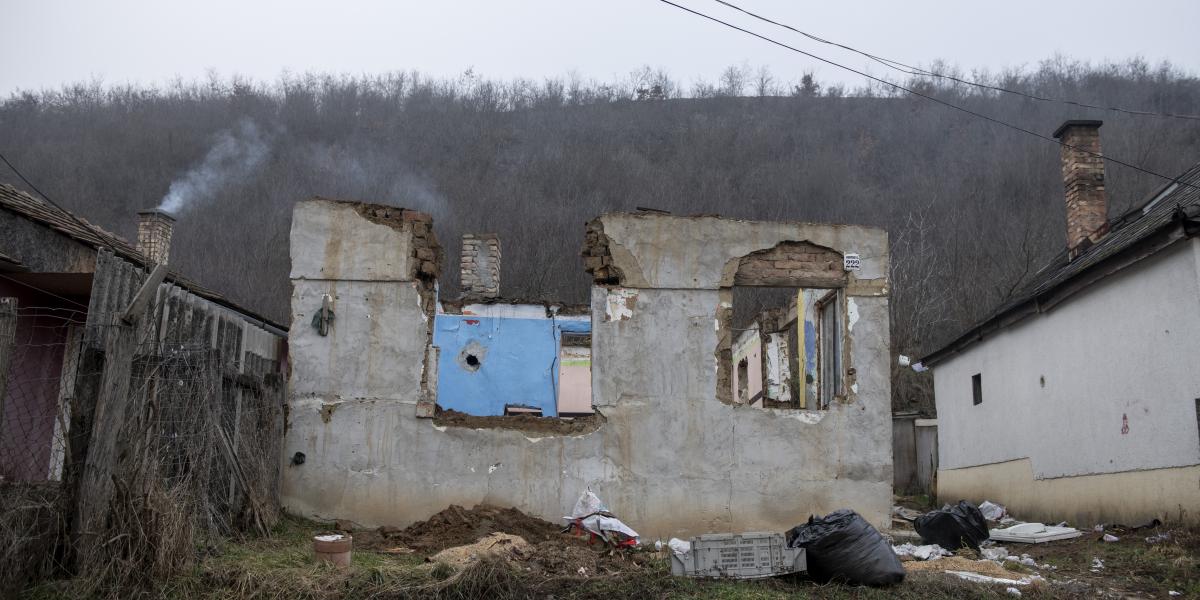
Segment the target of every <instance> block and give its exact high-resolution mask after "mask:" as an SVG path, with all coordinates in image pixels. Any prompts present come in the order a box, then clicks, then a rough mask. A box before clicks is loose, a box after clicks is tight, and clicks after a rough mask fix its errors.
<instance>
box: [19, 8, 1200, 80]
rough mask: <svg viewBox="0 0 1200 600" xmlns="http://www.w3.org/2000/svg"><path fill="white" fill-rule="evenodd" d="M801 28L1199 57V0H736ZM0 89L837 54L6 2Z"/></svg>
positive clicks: (776, 68)
mask: <svg viewBox="0 0 1200 600" xmlns="http://www.w3.org/2000/svg"><path fill="white" fill-rule="evenodd" d="M675 1H676V2H678V3H680V4H684V5H687V6H690V7H692V8H695V9H697V10H701V11H703V12H707V13H710V14H713V15H714V16H720V17H722V18H726V19H728V20H731V21H733V22H736V23H738V24H740V25H744V26H747V27H751V28H753V29H755V30H758V31H760V32H762V33H765V34H769V35H771V36H773V37H777V38H778V39H780V40H782V41H788V42H789V43H793V44H794V45H798V46H799V47H802V48H804V49H806V50H812V51H814V52H817V53H819V54H822V55H826V56H829V57H830V58H834V59H837V60H843V61H846V62H847V63H848V64H850V65H851V66H854V67H857V68H869V69H870V71H871V72H872V73H875V74H882V73H883V70H882V68H881V67H879V66H878V65H876V66H873V67H869V66H868V62H867V61H866V59H864V58H862V57H857V56H853V55H848V54H846V53H845V52H842V51H836V50H835V49H833V48H830V47H828V46H822V45H820V44H817V43H815V42H811V41H808V40H805V39H803V38H800V37H799V36H798V35H797V34H794V33H791V32H787V31H784V30H780V29H777V28H775V27H773V26H771V25H768V24H765V23H761V22H756V21H753V20H752V19H750V18H748V17H746V16H744V15H739V14H738V13H735V12H734V11H732V10H730V9H729V8H726V7H723V6H721V5H720V4H718V3H716V2H714V1H712V0H675ZM730 1H731V2H732V3H734V4H739V5H741V6H743V7H745V8H747V9H748V10H752V11H755V12H759V13H761V14H763V15H765V16H769V17H772V18H774V19H775V20H777V21H781V22H785V23H788V24H791V25H793V26H795V27H797V28H798V29H803V30H805V31H809V32H811V33H814V34H816V35H820V36H822V37H825V38H828V39H832V40H835V41H838V42H842V43H844V44H847V45H852V46H855V47H858V48H861V49H863V50H867V51H870V52H873V53H875V54H878V55H882V56H885V57H888V58H892V59H896V60H900V61H903V62H909V63H910V64H912V63H916V64H922V65H927V64H928V63H929V62H930V61H932V60H934V59H937V58H942V59H946V60H948V61H950V62H952V63H954V64H956V65H958V66H960V67H964V68H974V67H986V68H989V69H991V70H993V71H994V70H998V69H1001V68H1005V67H1020V66H1027V67H1031V66H1034V65H1036V63H1037V62H1038V61H1039V60H1042V59H1045V58H1048V57H1051V56H1053V55H1055V54H1056V53H1059V54H1063V55H1067V56H1069V57H1072V58H1078V59H1085V60H1090V61H1092V62H1101V61H1105V60H1123V59H1126V58H1129V57H1131V56H1141V57H1144V58H1145V59H1147V60H1149V61H1151V62H1152V63H1157V62H1158V61H1160V60H1163V59H1169V60H1170V61H1171V62H1173V63H1175V64H1176V65H1177V66H1180V67H1183V68H1186V69H1187V70H1189V71H1191V72H1193V73H1195V72H1200V35H1197V34H1196V26H1197V24H1200V0H1142V1H1140V2H1128V1H1127V0H1122V1H1118V0H1092V1H1091V2H1087V3H1079V2H1067V1H1061V0H1037V1H1030V0H1006V1H1004V2H995V1H989V2H979V1H958V0H903V1H900V0H879V1H871V2H866V1H861V2H855V1H852V0H840V1H837V0H825V1H821V2H809V1H801V0H792V1H782V0H730ZM0 9H2V10H0V94H2V95H5V96H6V95H8V94H9V93H10V92H12V91H14V90H17V89H41V88H45V87H57V86H59V85H61V84H63V83H66V82H73V81H81V80H90V79H93V78H100V79H102V80H103V81H105V82H108V83H126V82H139V83H143V84H151V83H152V84H158V83H163V82H166V81H168V80H170V79H172V78H174V77H176V76H182V77H184V78H185V79H191V78H198V77H203V76H204V75H205V73H206V72H207V71H208V70H210V69H212V70H215V71H217V72H218V73H220V74H222V75H226V76H228V75H232V74H240V75H245V76H250V77H253V78H256V79H266V80H274V79H276V78H277V77H278V76H279V75H280V74H281V73H282V72H284V71H285V70H290V71H292V72H304V71H321V72H340V73H354V74H358V73H375V72H382V71H391V70H398V69H404V70H407V69H418V70H420V71H423V72H426V73H430V74H435V75H442V76H455V75H457V74H459V73H461V72H463V71H464V70H466V69H468V68H473V69H474V70H475V72H476V73H479V74H481V75H484V76H488V77H496V78H511V77H517V76H521V77H531V78H536V79H540V78H542V77H549V76H560V75H565V74H567V73H569V72H572V71H574V72H575V73H577V74H579V75H581V76H583V77H584V78H595V79H601V80H611V79H614V78H623V77H626V76H627V75H628V74H629V73H630V72H631V71H632V70H634V69H636V68H637V67H639V66H641V65H650V66H652V67H655V68H658V67H662V68H665V69H666V70H668V71H669V72H670V73H672V74H673V75H674V76H675V77H676V79H678V80H680V81H681V82H682V83H684V84H685V85H690V84H691V83H693V82H695V81H696V80H697V79H700V78H704V79H707V80H714V79H715V78H716V77H717V75H718V74H719V73H720V71H721V70H722V69H723V68H724V67H726V66H728V65H731V64H739V65H740V64H748V65H750V66H752V67H758V66H762V65H766V66H768V67H770V69H771V70H772V71H773V72H774V74H775V75H776V77H777V78H778V79H780V80H784V81H789V80H796V79H798V78H799V77H800V75H801V74H803V73H804V72H805V71H813V72H815V73H816V75H817V78H818V80H820V81H824V82H834V81H836V82H840V83H848V84H851V85H857V84H859V83H861V81H860V80H859V79H858V78H857V77H856V76H853V75H848V74H845V73H842V72H839V71H838V70H837V69H835V68H834V67H830V66H827V65H822V64H820V63H816V62H815V61H813V60H811V59H809V58H806V57H803V56H800V55H797V54H794V53H791V52H788V51H786V50H783V49H780V48H777V47H774V46H771V45H769V44H767V43H765V42H762V41H761V40H756V39H753V38H750V37H748V36H746V35H745V34H741V33H738V32H736V31H732V30H729V29H726V28H724V27H721V26H719V25H716V24H714V23H711V22H707V21H704V20H702V19H700V18H697V17H695V16H693V15H690V14H687V13H684V12H682V11H680V10H678V9H676V8H673V7H671V6H668V5H666V4H663V3H661V2H658V1H657V0H593V1H583V0H522V1H507V2H506V1H500V0H491V1H484V0H462V1H445V0H442V1H433V0H427V1H424V2H415V1H399V0H397V1H392V2H385V1H367V0H362V1H355V0H343V1H342V2H332V1H330V0H323V1H320V2H316V1H311V0H287V1H283V0H203V1H201V0H192V1H190V2H183V1H178V0H103V1H100V0H73V1H67V0H0Z"/></svg>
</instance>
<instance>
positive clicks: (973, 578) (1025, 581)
mask: <svg viewBox="0 0 1200 600" xmlns="http://www.w3.org/2000/svg"><path fill="white" fill-rule="evenodd" d="M946 572H947V573H949V574H951V575H954V576H955V577H958V578H959V579H964V580H966V581H970V582H972V583H998V584H1000V585H1006V584H1007V585H1029V584H1031V583H1033V579H1032V578H1029V577H1022V578H1020V579H1005V578H1002V577H990V576H988V575H980V574H979V573H972V572H971V571H946ZM1018 591H1019V590H1018Z"/></svg>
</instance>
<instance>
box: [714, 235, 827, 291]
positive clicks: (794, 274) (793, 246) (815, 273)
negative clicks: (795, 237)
mask: <svg viewBox="0 0 1200 600" xmlns="http://www.w3.org/2000/svg"><path fill="white" fill-rule="evenodd" d="M733 284H734V285H756V286H775V287H842V286H844V285H846V271H845V270H844V269H843V266H842V255H841V254H840V253H838V252H837V251H835V250H830V249H829V248H822V247H821V246H817V245H815V244H810V243H808V242H782V243H780V244H779V245H777V246H775V247H774V248H771V249H769V250H760V251H758V252H753V253H750V254H748V255H746V256H743V257H742V258H741V260H740V261H739V263H738V269H737V273H736V274H735V275H734V278H733Z"/></svg>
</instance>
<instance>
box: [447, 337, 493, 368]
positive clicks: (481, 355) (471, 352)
mask: <svg viewBox="0 0 1200 600" xmlns="http://www.w3.org/2000/svg"><path fill="white" fill-rule="evenodd" d="M487 351H488V349H487V347H486V346H484V345H483V344H480V343H479V342H478V341H477V340H472V341H470V342H468V343H467V345H466V346H464V347H463V349H462V351H461V352H459V353H458V358H457V359H456V360H455V362H457V363H458V366H459V367H461V368H462V369H463V370H465V371H472V372H474V371H478V370H479V368H480V367H482V366H483V361H484V359H486V358H487Z"/></svg>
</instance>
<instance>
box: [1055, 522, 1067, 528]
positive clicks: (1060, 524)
mask: <svg viewBox="0 0 1200 600" xmlns="http://www.w3.org/2000/svg"><path fill="white" fill-rule="evenodd" d="M1066 526H1067V522H1066V521H1063V522H1061V523H1059V524H1058V525H1055V527H1066Z"/></svg>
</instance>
